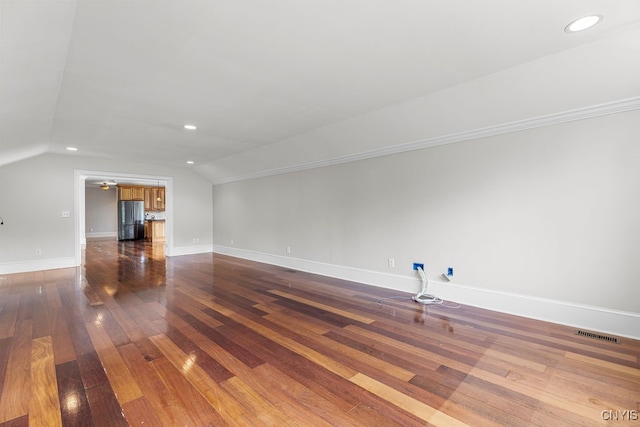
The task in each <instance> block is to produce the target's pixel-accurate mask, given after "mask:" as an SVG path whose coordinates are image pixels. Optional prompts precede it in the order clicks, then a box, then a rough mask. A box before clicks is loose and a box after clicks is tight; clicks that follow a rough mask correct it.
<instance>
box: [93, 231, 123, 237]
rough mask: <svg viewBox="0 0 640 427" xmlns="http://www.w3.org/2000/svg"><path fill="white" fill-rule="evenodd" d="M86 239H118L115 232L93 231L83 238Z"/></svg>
mask: <svg viewBox="0 0 640 427" xmlns="http://www.w3.org/2000/svg"><path fill="white" fill-rule="evenodd" d="M85 237H86V238H87V239H91V238H92V237H115V238H117V237H118V232H117V231H94V232H91V233H87V234H86V236H85Z"/></svg>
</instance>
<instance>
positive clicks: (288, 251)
mask: <svg viewBox="0 0 640 427" xmlns="http://www.w3.org/2000/svg"><path fill="white" fill-rule="evenodd" d="M287 253H288V254H290V253H291V246H287Z"/></svg>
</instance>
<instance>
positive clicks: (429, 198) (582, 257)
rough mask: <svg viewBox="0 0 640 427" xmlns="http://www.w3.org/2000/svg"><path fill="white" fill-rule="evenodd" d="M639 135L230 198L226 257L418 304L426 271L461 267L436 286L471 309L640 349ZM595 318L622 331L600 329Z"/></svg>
mask: <svg viewBox="0 0 640 427" xmlns="http://www.w3.org/2000/svg"><path fill="white" fill-rule="evenodd" d="M637 135H640V111H638V110H636V111H631V112H625V113H619V114H612V115H606V116H601V117H597V118H592V119H587V120H580V121H574V122H569V123H564V124H556V125H553V126H546V127H541V128H537V129H532V130H526V131H520V132H514V133H509V134H504V135H500V136H493V137H489V138H484V139H479V140H474V141H468V142H464V143H457V144H450V145H443V146H439V147H433V148H428V149H423V150H418V151H411V152H406V153H401V154H394V155H390V156H384V157H379V158H374V159H368V160H362V161H357V162H351V163H346V164H341V165H334V166H329V167H322V168H316V169H311V170H305V171H300V172H295V173H288V174H280V175H275V176H270V177H266V178H260V179H253V180H245V181H239V182H234V183H228V184H222V185H217V186H214V192H213V193H214V211H213V220H214V243H215V245H216V246H215V250H216V251H219V252H223V253H230V254H234V255H238V256H244V257H247V258H253V259H258V260H264V261H267V262H272V263H275V264H281V265H288V266H293V267H297V268H302V269H307V270H309V271H316V272H321V273H325V274H332V275H336V276H339V277H345V278H354V279H357V280H363V281H368V282H369V283H373V284H377V285H380V286H386V287H391V288H397V289H403V290H406V291H409V292H416V291H417V290H418V288H419V282H418V281H417V278H416V275H415V272H413V271H412V269H411V268H412V263H413V262H414V261H420V262H424V263H425V265H426V268H427V273H428V275H429V277H430V278H431V279H432V280H434V279H437V277H438V276H439V275H440V274H441V273H443V272H445V271H446V268H447V267H449V266H451V267H454V272H455V275H454V282H453V283H452V284H449V285H440V284H437V283H436V284H434V286H436V289H439V291H440V292H444V293H445V294H447V293H448V295H451V296H453V297H455V298H456V299H457V300H459V301H462V302H468V303H470V304H475V305H480V306H488V307H489V308H500V307H497V306H495V305H492V304H493V302H491V301H489V302H486V301H485V300H487V299H490V298H495V299H496V301H497V300H501V301H503V302H504V301H510V302H511V303H512V305H511V306H507V307H506V308H504V307H503V308H504V309H503V310H502V311H510V312H514V313H517V314H523V315H529V316H530V317H539V318H549V317H548V316H547V315H546V314H545V313H544V310H551V308H550V307H551V306H548V305H545V304H546V303H545V304H542V305H541V306H540V309H539V310H538V311H540V312H528V310H529V307H526V306H527V305H530V304H531V305H535V301H538V302H540V301H546V300H549V301H548V302H549V303H552V305H553V307H555V308H554V309H557V310H558V311H559V314H558V315H559V316H560V317H559V318H555V317H553V316H551V318H550V319H549V320H554V321H558V320H560V321H562V322H563V323H569V324H576V325H578V326H581V324H582V325H588V326H591V327H594V328H596V329H599V330H609V331H614V332H618V333H620V334H624V335H634V332H633V330H634V329H633V328H635V327H636V326H638V325H640V324H638V323H637V322H638V320H639V319H640V287H638V286H637V282H638V277H640V263H638V262H637V261H638V259H640V221H639V220H638V218H640V197H639V196H638V184H639V183H640V168H639V167H638V165H639V164H640V145H638V144H637ZM231 241H233V244H231ZM287 246H290V248H291V253H290V254H287V252H286V247H287ZM388 258H394V259H395V262H396V268H395V269H390V268H389V267H388ZM354 271H355V272H356V273H353V272H354ZM352 273H353V274H352ZM402 278H407V280H403V279H402ZM447 286H449V287H447ZM467 288H468V290H465V289H467ZM451 289H454V290H455V291H456V292H453V291H452V290H451ZM472 294H474V295H475V294H477V295H481V294H482V295H484V296H483V297H478V298H476V299H475V300H474V298H472V297H470V295H472ZM487 296H488V297H487ZM512 297H513V298H512ZM481 300H482V301H481ZM514 304H515V305H514ZM517 305H519V306H517ZM585 307H586V308H588V309H589V310H587V314H586V315H584V316H585V317H587V319H583V318H580V319H578V318H576V319H572V318H570V317H568V318H566V317H562V316H567V314H566V313H562V312H563V311H565V312H569V311H571V310H582V309H583V308H585ZM565 309H566V310H565ZM592 309H593V310H592ZM594 310H595V311H598V312H601V314H602V313H605V314H606V313H609V314H610V313H617V314H621V315H622V317H618V318H616V319H615V320H614V321H612V324H611V325H604V324H600V325H598V324H597V322H596V324H595V325H593V324H592V323H590V322H591V321H590V320H589V319H588V317H589V316H591V315H592V314H593V312H594ZM609 314H606V315H607V316H608V315H609ZM636 314H637V315H638V316H636ZM576 316H578V317H580V316H582V314H581V315H576ZM595 317H597V316H595ZM595 317H594V318H595ZM629 319H631V320H632V321H633V322H636V323H635V324H634V326H633V327H632V328H631V329H630V328H629V327H627V326H625V325H621V324H620V323H621V322H626V321H627V320H629ZM616 322H617V323H616ZM598 326H600V327H598ZM638 330H640V327H638V328H637V329H635V334H636V335H637V334H638V332H637V331H638Z"/></svg>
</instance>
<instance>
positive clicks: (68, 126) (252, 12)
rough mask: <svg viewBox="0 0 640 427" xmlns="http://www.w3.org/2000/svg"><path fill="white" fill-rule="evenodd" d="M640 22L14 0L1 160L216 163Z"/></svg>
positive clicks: (384, 1) (544, 15) (438, 3)
mask: <svg viewBox="0 0 640 427" xmlns="http://www.w3.org/2000/svg"><path fill="white" fill-rule="evenodd" d="M590 13H599V14H602V15H604V17H605V18H604V20H603V22H602V23H601V24H599V25H598V26H597V27H595V28H594V29H592V30H591V31H589V32H585V33H580V34H573V35H568V34H566V33H565V32H564V31H563V29H564V27H565V25H566V24H567V23H569V22H570V21H571V20H573V19H575V18H577V17H580V16H583V15H586V14H590ZM639 23H640V2H639V1H637V0H606V1H605V0H571V1H569V0H560V1H558V0H521V1H513V0H482V1H472V0H393V1H390V0H323V1H315V2H312V1H300V0H268V1H265V0H234V1H223V0H127V1H123V0H56V1H53V0H42V1H36V0H30V1H27V0H16V1H11V0H0V49H1V50H0V100H1V101H0V165H2V164H6V163H10V162H13V161H17V160H20V159H24V158H27V157H30V156H33V155H37V154H40V153H44V152H52V153H67V152H66V151H65V147H67V146H75V147H78V149H79V151H78V152H76V153H69V154H68V155H85V156H92V157H100V158H113V159H118V158H124V157H126V158H131V156H134V157H139V158H140V159H143V160H144V161H145V162H149V163H157V164H163V165H173V166H178V167H195V168H203V169H202V170H205V169H206V166H207V165H215V164H219V163H220V162H221V161H223V159H225V158H229V157H230V156H237V155H239V154H242V153H245V152H248V151H251V150H258V149H260V150H264V149H268V148H269V147H270V146H272V145H274V144H276V143H278V142H279V141H282V140H284V139H287V138H291V137H294V136H296V135H301V134H304V133H306V132H311V131H313V130H315V129H318V128H321V127H323V126H327V125H330V124H332V123H336V122H340V121H343V120H347V119H349V118H352V117H354V116H358V115H361V114H364V113H367V112H370V111H374V110H378V109H380V108H383V107H385V106H388V105H391V104H395V103H400V102H403V101H407V100H410V99H413V98H418V97H422V96H425V95H428V94H432V93H435V92H437V91H441V90H443V89H447V88H451V87H456V86H458V85H461V84H464V83H465V82H469V81H473V80H475V79H478V78H481V77H483V76H487V75H491V74H494V73H497V72H500V71H502V70H506V69H509V68H512V67H515V66H518V65H520V64H525V63H528V62H531V61H534V60H536V59H538V58H543V57H546V56H549V55H553V54H557V53H559V52H563V51H568V50H570V49H574V48H576V47H578V46H580V45H589V44H590V43H593V42H595V41H597V40H598V39H601V38H604V37H607V36H609V35H611V34H618V35H619V34H620V33H621V32H623V31H626V30H627V29H637V28H638V25H639ZM635 34H637V33H635ZM185 123H192V124H195V125H197V126H198V129H197V131H187V130H184V129H183V127H182V126H183V124H185ZM186 160H194V161H196V165H195V166H188V165H187V164H186V163H185V162H186ZM256 167H258V168H259V165H257V166H256ZM228 173H229V174H233V171H229V172H228Z"/></svg>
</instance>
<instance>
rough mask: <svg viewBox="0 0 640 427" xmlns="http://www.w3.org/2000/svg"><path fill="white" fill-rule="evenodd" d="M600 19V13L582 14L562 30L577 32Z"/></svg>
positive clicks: (589, 26) (591, 25)
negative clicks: (582, 15)
mask: <svg viewBox="0 0 640 427" xmlns="http://www.w3.org/2000/svg"><path fill="white" fill-rule="evenodd" d="M600 21H602V15H589V16H584V17H582V18H579V19H576V20H575V21H573V22H572V23H570V24H569V25H567V26H566V27H564V31H565V32H567V33H577V32H578V31H583V30H586V29H587V28H591V27H593V26H594V25H596V24H597V23H598V22H600Z"/></svg>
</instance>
